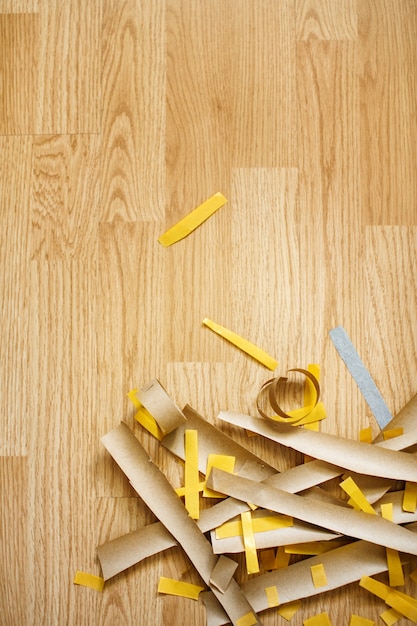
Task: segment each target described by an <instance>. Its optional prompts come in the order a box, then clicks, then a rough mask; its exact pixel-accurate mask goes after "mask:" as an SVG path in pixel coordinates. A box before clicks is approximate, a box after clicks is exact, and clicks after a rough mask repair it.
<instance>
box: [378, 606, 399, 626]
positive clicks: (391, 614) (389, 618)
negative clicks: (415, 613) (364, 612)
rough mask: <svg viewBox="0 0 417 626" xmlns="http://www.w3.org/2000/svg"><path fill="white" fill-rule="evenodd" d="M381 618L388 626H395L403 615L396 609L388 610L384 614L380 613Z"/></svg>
mask: <svg viewBox="0 0 417 626" xmlns="http://www.w3.org/2000/svg"><path fill="white" fill-rule="evenodd" d="M379 617H380V618H381V619H382V621H383V622H385V624H386V625H387V626H393V625H394V624H395V623H396V622H398V620H399V619H401V617H402V615H401V613H398V611H396V610H395V609H387V610H386V611H384V612H383V613H380V615H379Z"/></svg>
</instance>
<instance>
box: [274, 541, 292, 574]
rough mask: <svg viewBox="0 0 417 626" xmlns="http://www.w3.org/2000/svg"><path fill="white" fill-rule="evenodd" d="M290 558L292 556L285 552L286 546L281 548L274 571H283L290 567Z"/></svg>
mask: <svg viewBox="0 0 417 626" xmlns="http://www.w3.org/2000/svg"><path fill="white" fill-rule="evenodd" d="M290 558H291V554H289V553H287V552H286V551H285V546H279V548H278V550H277V554H276V557H275V568H274V569H283V568H284V567H288V564H289V562H290Z"/></svg>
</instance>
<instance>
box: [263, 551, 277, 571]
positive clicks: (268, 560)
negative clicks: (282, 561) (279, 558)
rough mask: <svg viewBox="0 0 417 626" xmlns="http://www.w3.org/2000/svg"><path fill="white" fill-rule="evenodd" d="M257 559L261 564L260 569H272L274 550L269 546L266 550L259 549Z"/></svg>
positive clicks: (273, 565)
mask: <svg viewBox="0 0 417 626" xmlns="http://www.w3.org/2000/svg"><path fill="white" fill-rule="evenodd" d="M259 561H260V565H261V569H263V570H265V571H268V570H270V571H271V570H274V569H276V568H275V550H273V549H272V548H269V549H268V550H261V552H260V553H259Z"/></svg>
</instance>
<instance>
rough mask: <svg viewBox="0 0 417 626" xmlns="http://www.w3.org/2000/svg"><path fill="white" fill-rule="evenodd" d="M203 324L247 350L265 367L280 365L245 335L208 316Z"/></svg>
mask: <svg viewBox="0 0 417 626" xmlns="http://www.w3.org/2000/svg"><path fill="white" fill-rule="evenodd" d="M203 324H204V325H205V326H207V328H210V329H211V330H213V331H214V332H215V333H217V334H218V335H220V336H221V337H223V338H224V339H227V341H230V343H232V344H233V345H235V346H236V347H237V348H240V350H243V352H246V354H249V356H251V357H252V358H254V359H256V360H257V361H259V363H262V365H265V367H268V368H269V369H270V370H275V369H276V368H277V367H278V361H276V360H275V359H274V358H273V357H272V356H270V355H269V354H267V353H266V352H264V350H261V348H258V346H255V344H253V343H251V342H250V341H248V340H247V339H243V337H240V336H239V335H237V334H236V333H234V332H233V331H231V330H228V329H227V328H225V327H224V326H220V324H217V323H216V322H213V321H212V320H209V319H208V318H207V317H205V318H204V319H203Z"/></svg>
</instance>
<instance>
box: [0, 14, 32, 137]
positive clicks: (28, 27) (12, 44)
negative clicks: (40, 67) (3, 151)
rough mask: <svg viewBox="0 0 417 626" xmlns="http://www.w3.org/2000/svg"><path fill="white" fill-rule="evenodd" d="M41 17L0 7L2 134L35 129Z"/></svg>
mask: <svg viewBox="0 0 417 626" xmlns="http://www.w3.org/2000/svg"><path fill="white" fill-rule="evenodd" d="M39 35H40V26H39V17H38V15H33V14H22V15H18V14H17V15H11V14H5V15H2V14H1V11H0V68H1V91H0V135H24V134H27V133H30V132H33V131H34V128H35V125H34V119H35V115H36V90H37V85H38V82H37V59H38V54H39Z"/></svg>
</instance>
